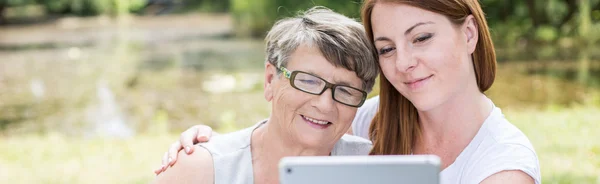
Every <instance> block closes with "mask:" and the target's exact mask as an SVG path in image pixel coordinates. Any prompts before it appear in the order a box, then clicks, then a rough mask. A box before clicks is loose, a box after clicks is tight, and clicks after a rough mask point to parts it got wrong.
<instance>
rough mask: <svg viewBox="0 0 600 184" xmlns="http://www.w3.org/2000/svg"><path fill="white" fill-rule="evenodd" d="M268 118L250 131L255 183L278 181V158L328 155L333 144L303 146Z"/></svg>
mask: <svg viewBox="0 0 600 184" xmlns="http://www.w3.org/2000/svg"><path fill="white" fill-rule="evenodd" d="M273 120H274V119H273V117H272V118H270V119H269V120H268V121H267V122H266V123H265V124H264V125H262V126H261V127H259V128H257V129H256V130H255V131H254V132H253V133H252V139H251V144H252V147H251V149H252V150H251V151H252V163H253V165H254V171H255V172H254V176H255V181H257V183H277V181H279V178H278V176H279V174H278V172H277V171H278V164H279V160H281V158H283V157H287V156H328V155H329V154H330V153H331V150H333V146H334V145H329V146H321V147H319V148H314V147H312V148H311V147H307V146H304V145H303V144H302V143H300V142H299V141H296V139H294V137H292V136H293V134H291V133H290V132H283V131H282V130H285V129H284V128H283V127H281V126H280V125H281V124H279V123H278V122H274V121H273Z"/></svg>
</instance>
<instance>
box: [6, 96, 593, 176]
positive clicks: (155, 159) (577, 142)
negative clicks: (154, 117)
mask: <svg viewBox="0 0 600 184" xmlns="http://www.w3.org/2000/svg"><path fill="white" fill-rule="evenodd" d="M504 113H505V115H506V116H507V117H508V119H509V120H510V121H511V122H513V123H514V124H515V125H517V126H518V127H519V128H520V129H521V130H523V132H525V133H526V134H527V135H528V136H529V138H530V140H531V141H532V142H533V144H534V146H535V148H536V151H537V154H538V156H539V159H540V165H541V171H542V176H543V177H542V179H543V183H600V178H598V176H599V175H600V128H598V127H599V126H598V125H597V123H598V122H600V108H597V107H572V108H569V109H563V108H548V109H545V110H511V109H504ZM176 138H177V135H175V134H172V135H166V136H149V135H139V136H136V137H134V138H131V139H124V140H123V139H121V140H119V139H74V138H68V137H64V136H61V135H59V134H49V135H44V136H41V135H31V136H30V135H22V136H13V137H8V138H0V150H2V151H1V152H0V183H148V182H149V181H151V180H152V179H153V178H154V174H153V172H152V170H153V169H154V168H155V167H156V166H157V165H158V164H159V162H160V159H161V156H162V153H163V152H164V151H165V150H166V148H167V146H168V144H169V143H170V142H171V141H174V140H176Z"/></svg>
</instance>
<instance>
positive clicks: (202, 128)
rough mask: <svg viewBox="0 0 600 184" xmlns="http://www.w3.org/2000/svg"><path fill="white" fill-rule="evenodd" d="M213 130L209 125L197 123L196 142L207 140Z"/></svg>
mask: <svg viewBox="0 0 600 184" xmlns="http://www.w3.org/2000/svg"><path fill="white" fill-rule="evenodd" d="M212 133H213V130H212V128H210V127H209V126H206V125H199V126H198V132H197V137H196V140H197V141H198V142H208V140H209V139H210V137H211V136H212Z"/></svg>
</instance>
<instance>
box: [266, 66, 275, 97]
mask: <svg viewBox="0 0 600 184" xmlns="http://www.w3.org/2000/svg"><path fill="white" fill-rule="evenodd" d="M275 77H277V70H276V69H275V66H273V65H272V64H271V63H268V62H267V63H266V64H265V85H264V88H265V89H264V94H265V100H267V101H268V102H270V101H271V100H273V79H275Z"/></svg>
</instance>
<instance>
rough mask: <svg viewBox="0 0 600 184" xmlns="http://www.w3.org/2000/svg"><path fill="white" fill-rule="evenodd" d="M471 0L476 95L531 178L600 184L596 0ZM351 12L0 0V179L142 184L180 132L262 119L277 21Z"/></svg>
mask: <svg viewBox="0 0 600 184" xmlns="http://www.w3.org/2000/svg"><path fill="white" fill-rule="evenodd" d="M480 2H481V4H482V6H483V9H484V11H485V12H486V17H487V19H488V22H489V25H490V27H491V32H492V35H493V39H494V42H495V45H496V48H497V54H498V56H497V58H498V73H497V78H496V82H495V84H494V85H493V87H492V88H491V90H490V91H488V92H487V93H486V94H487V95H488V96H489V97H490V98H491V99H492V100H494V102H495V103H496V105H497V106H499V107H500V108H502V110H503V112H504V113H505V115H506V116H507V118H508V119H509V120H510V121H511V122H512V123H513V124H515V125H516V126H517V127H519V128H520V129H521V130H522V131H523V132H525V134H527V136H528V137H529V139H530V140H531V141H532V143H533V145H534V147H535V149H536V151H537V154H538V156H539V159H540V165H541V171H542V177H543V183H596V184H600V125H599V123H600V0H480ZM360 3H361V1H360V0H310V1H308V0H307V1H300V0H0V183H148V182H149V181H151V180H152V179H153V178H154V173H153V169H155V168H156V167H158V166H159V164H160V159H161V157H162V154H163V153H164V151H166V149H167V147H168V146H169V144H170V143H171V142H172V141H175V140H177V139H178V135H179V133H180V132H181V131H183V130H184V129H186V128H187V127H190V126H192V125H195V124H206V125H210V126H212V127H213V128H215V129H216V130H217V131H219V132H230V131H234V130H238V129H240V128H244V127H246V126H249V125H251V124H253V123H254V122H257V121H258V120H260V119H263V118H265V117H267V116H268V114H269V112H270V109H269V104H268V103H267V102H266V101H265V100H264V98H263V95H262V83H263V81H262V72H263V62H264V43H263V41H262V38H263V36H264V35H265V33H266V31H267V30H268V29H269V28H270V26H271V25H272V24H273V23H274V21H275V20H277V19H278V18H281V17H286V16H293V15H296V14H297V13H298V11H300V10H306V9H307V8H309V7H312V6H314V5H322V6H326V7H329V8H331V9H333V10H335V11H337V12H340V13H343V14H345V15H347V16H349V17H353V18H357V19H358V18H359V17H358V16H359V9H360ZM377 91H378V89H377V88H376V89H375V90H374V91H373V92H372V93H371V94H370V96H374V95H376V93H377Z"/></svg>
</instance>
